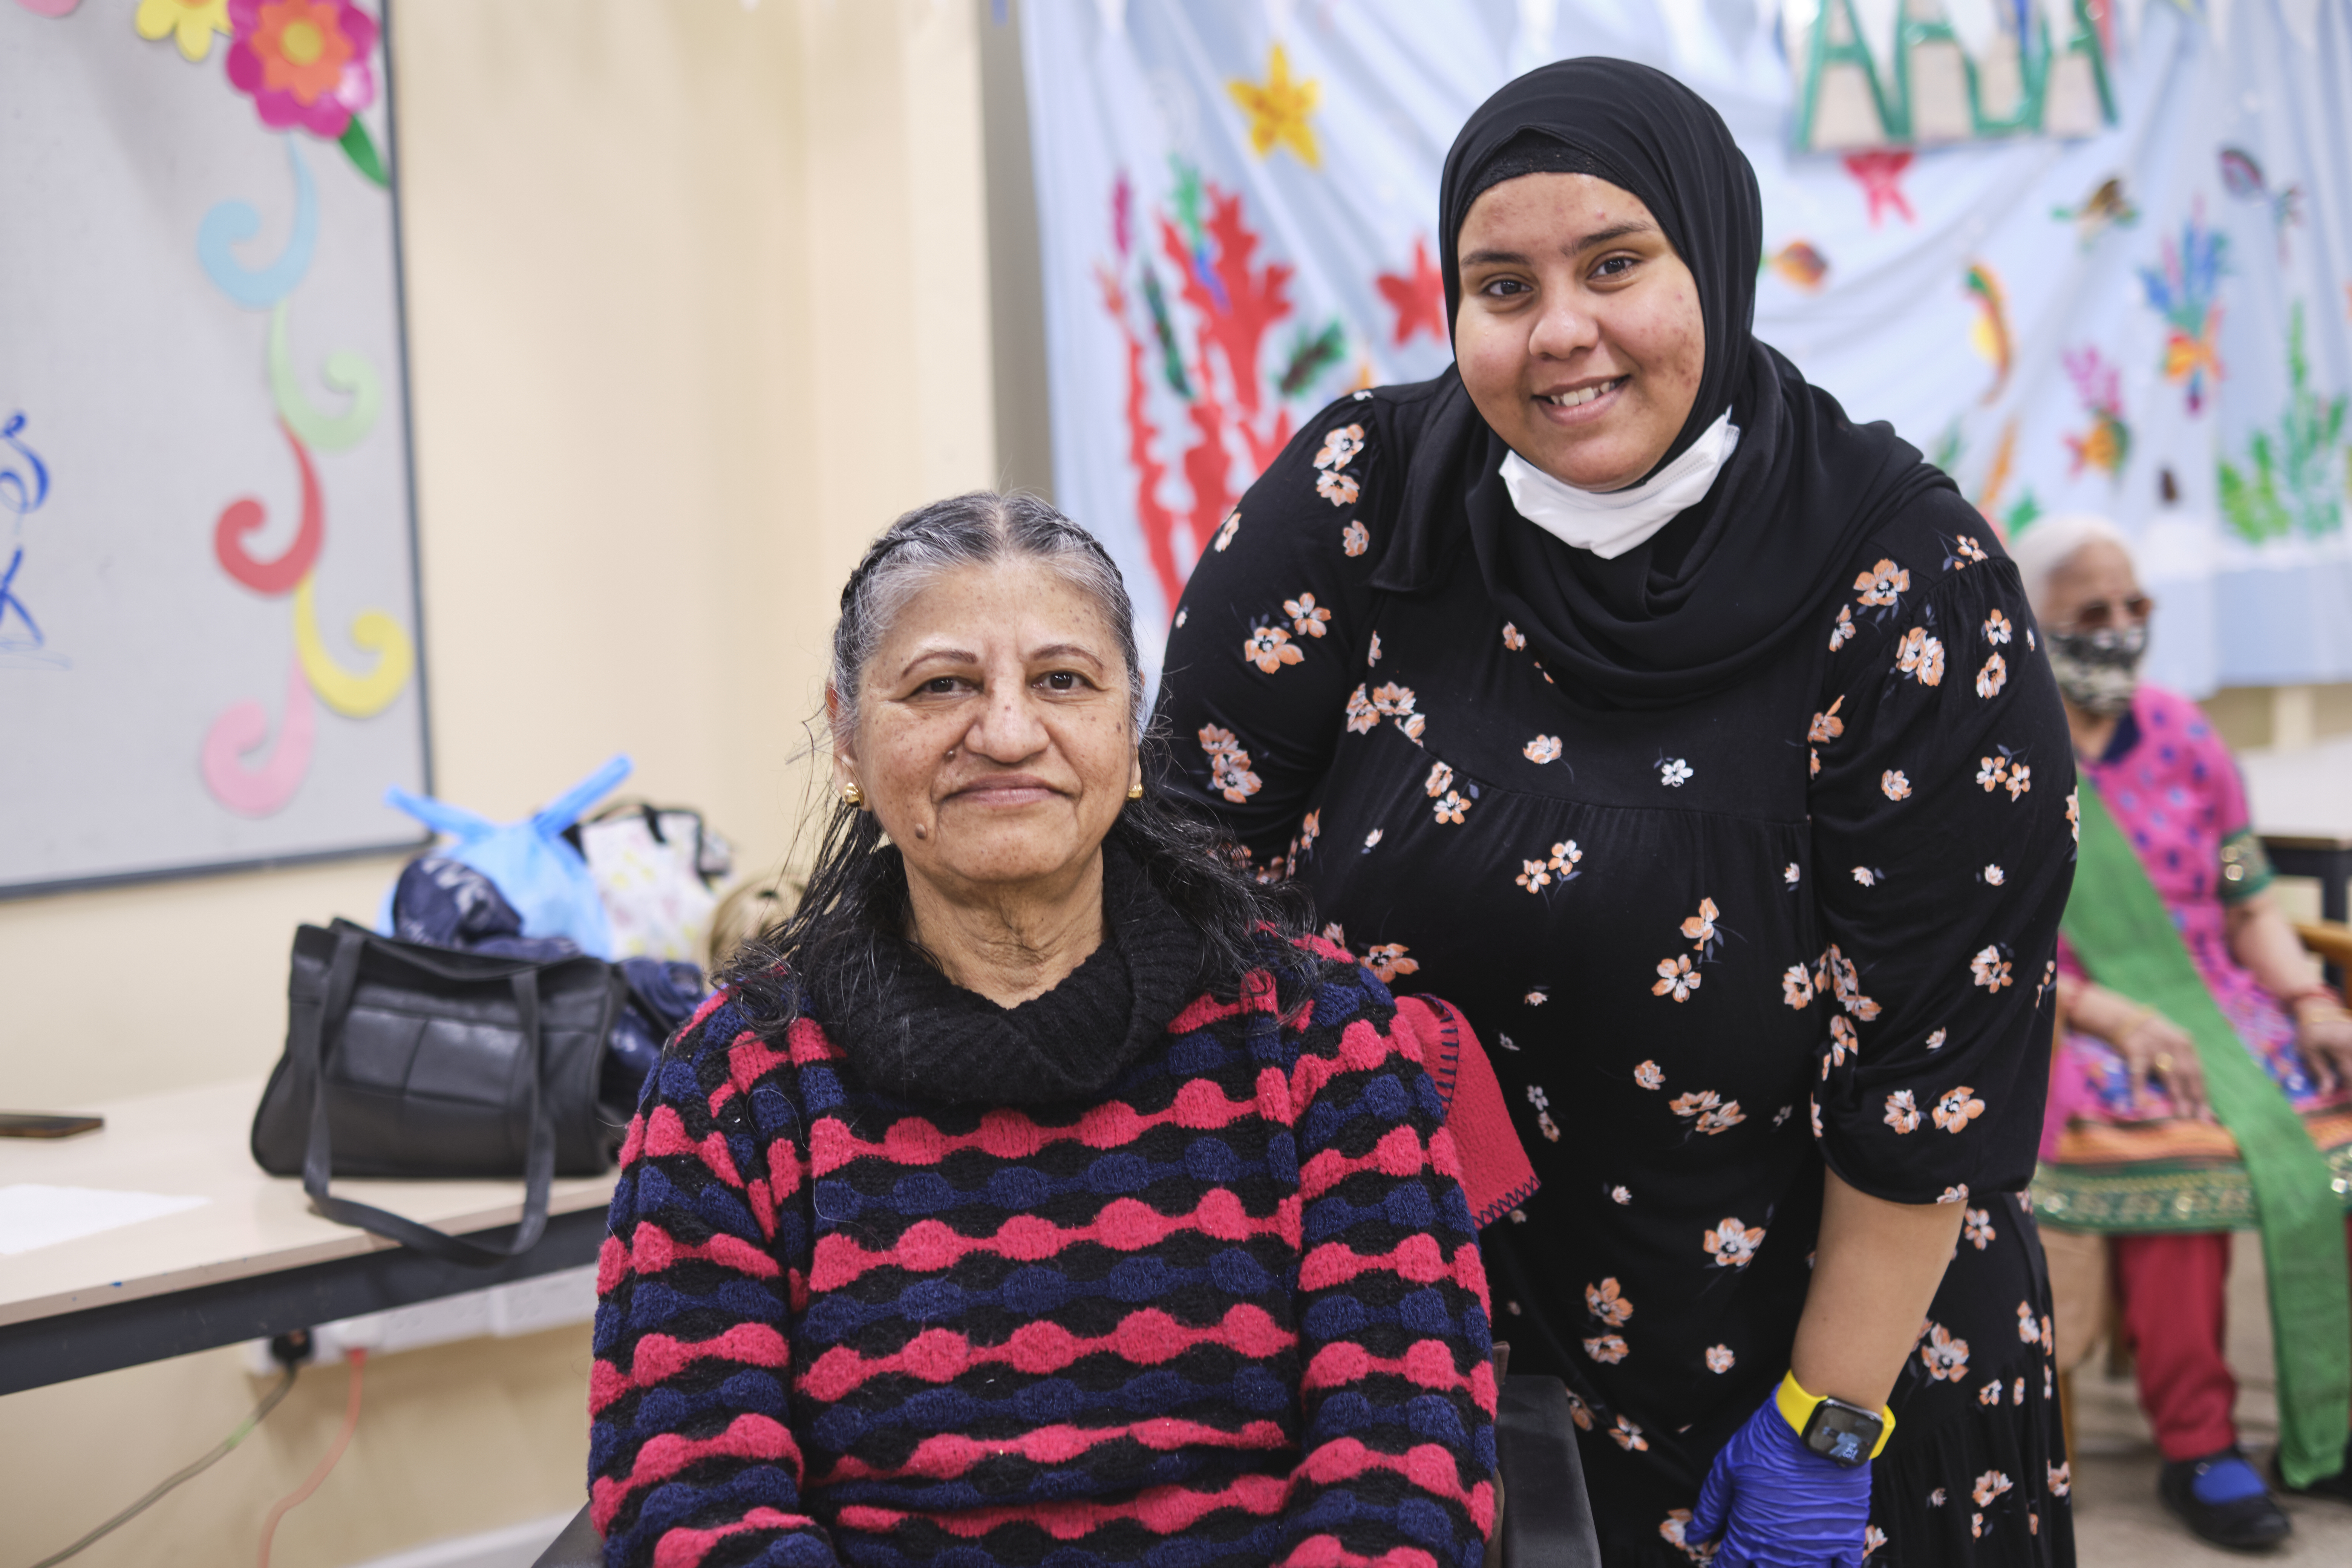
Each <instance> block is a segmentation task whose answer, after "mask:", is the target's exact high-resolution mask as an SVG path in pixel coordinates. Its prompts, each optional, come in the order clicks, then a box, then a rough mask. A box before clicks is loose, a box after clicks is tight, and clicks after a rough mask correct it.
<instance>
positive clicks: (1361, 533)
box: [1339, 522, 1372, 556]
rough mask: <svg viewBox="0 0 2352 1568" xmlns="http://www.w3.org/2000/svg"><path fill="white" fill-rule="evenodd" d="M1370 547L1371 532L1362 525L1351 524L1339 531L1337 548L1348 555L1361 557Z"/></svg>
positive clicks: (1358, 523) (1357, 523)
mask: <svg viewBox="0 0 2352 1568" xmlns="http://www.w3.org/2000/svg"><path fill="white" fill-rule="evenodd" d="M1371 547H1372V534H1371V531H1370V529H1368V528H1366V527H1365V526H1364V525H1363V524H1362V523H1360V522H1351V523H1349V525H1348V526H1347V527H1345V528H1343V529H1341V530H1340V531H1339V548H1340V549H1341V550H1342V551H1344V552H1347V553H1348V554H1349V555H1351V556H1354V555H1361V554H1362V553H1363V552H1365V551H1367V550H1370V548H1371Z"/></svg>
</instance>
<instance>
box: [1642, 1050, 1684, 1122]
mask: <svg viewBox="0 0 2352 1568" xmlns="http://www.w3.org/2000/svg"><path fill="white" fill-rule="evenodd" d="M1633 1081H1634V1082H1635V1083H1638V1084H1640V1085H1641V1086H1642V1087H1643V1089H1658V1088H1662V1087H1663V1086H1664V1083H1665V1081H1666V1074H1665V1070H1664V1068H1661V1067H1659V1066H1658V1064H1657V1063H1655V1062H1643V1064H1642V1065H1641V1066H1639V1067H1637V1068H1634V1069H1633ZM1676 1114H1680V1113H1679V1112H1677V1113H1676Z"/></svg>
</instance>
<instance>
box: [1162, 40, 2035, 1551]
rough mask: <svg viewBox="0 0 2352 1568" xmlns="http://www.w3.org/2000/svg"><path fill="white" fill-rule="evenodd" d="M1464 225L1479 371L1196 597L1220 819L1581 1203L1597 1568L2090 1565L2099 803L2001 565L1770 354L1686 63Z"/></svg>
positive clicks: (1577, 134) (1582, 1388)
mask: <svg viewBox="0 0 2352 1568" xmlns="http://www.w3.org/2000/svg"><path fill="white" fill-rule="evenodd" d="M1439 222H1440V230H1439V237H1440V240H1441V251H1442V255H1443V258H1444V275H1445V288H1446V300H1447V305H1448V307H1449V312H1448V314H1449V320H1450V321H1451V323H1452V331H1453V333H1454V351H1455V356H1456V363H1455V367H1454V369H1453V370H1450V371H1448V372H1447V373H1446V374H1444V376H1442V377H1440V378H1439V379H1437V380H1435V381H1433V382H1429V383H1425V384H1420V385H1416V386H1405V387H1395V388H1387V389H1382V390H1378V391H1372V392H1365V393H1359V394H1357V395H1355V396H1354V397H1353V398H1352V399H1349V400H1346V401H1343V402H1341V403H1339V404H1338V405H1335V406H1334V407H1332V408H1331V409H1329V410H1328V412H1326V413H1325V414H1324V415H1322V416H1319V417H1318V419H1316V420H1315V421H1314V422H1313V423H1312V424H1310V425H1309V426H1307V428H1306V430H1305V431H1304V432H1303V434H1302V436H1301V437H1300V439H1299V440H1297V441H1296V442H1294V443H1293V444H1292V446H1291V447H1290V448H1289V450H1288V451H1286V453H1284V454H1283V455H1282V456H1281V457H1280V458H1278V459H1277V460H1276V462H1275V463H1274V464H1273V466H1272V467H1271V468H1268V470H1267V471H1266V473H1265V475H1264V476H1263V477H1262V478H1260V479H1259V480H1258V481H1257V483H1256V484H1255V486H1254V487H1253V488H1252V489H1250V491H1249V493H1248V494H1247V495H1246V496H1244V498H1243V500H1242V503H1241V506H1240V509H1239V510H1238V512H1237V514H1236V515H1235V516H1234V517H1233V518H1232V519H1230V520H1228V521H1227V523H1226V525H1225V527H1224V529H1223V531H1221V532H1220V533H1219V534H1218V536H1217V538H1216V540H1215V541H1214V542H1213V548H1211V549H1210V550H1209V551H1207V552H1205V553H1204V554H1203V555H1202V560H1201V563H1200V565H1199V567H1198V568H1197V569H1196V571H1195V572H1194V574H1193V576H1192V582H1191V584H1190V585H1189V587H1188V588H1187V589H1186V591H1185V595H1184V601H1183V605H1182V608H1181V611H1180V613H1179V615H1178V616H1177V622H1176V630H1175V632H1174V635H1173V637H1171V641H1170V644H1169V649H1168V658H1167V667H1166V675H1165V697H1164V704H1165V712H1166V714H1167V716H1168V720H1169V723H1170V729H1171V733H1172V735H1173V736H1174V737H1175V739H1176V740H1177V742H1179V743H1180V751H1179V756H1180V758H1181V760H1182V763H1183V778H1182V781H1181V782H1182V783H1183V784H1184V785H1185V786H1186V787H1187V788H1188V789H1189V791H1190V792H1191V794H1192V796H1193V797H1194V798H1195V799H1196V800H1197V801H1198V802H1199V803H1200V804H1201V805H1202V809H1203V810H1205V811H1209V812H1213V813H1214V814H1216V815H1217V816H1219V817H1221V818H1222V819H1223V821H1224V822H1226V823H1228V824H1229V825H1231V826H1232V827H1233V828H1234V832H1235V834H1236V836H1237V837H1240V838H1241V839H1242V841H1243V842H1244V845H1246V846H1247V847H1250V848H1251V849H1252V850H1253V851H1254V852H1255V855H1256V857H1257V858H1258V864H1259V865H1260V867H1261V868H1265V869H1266V870H1268V872H1269V873H1270V874H1281V875H1287V876H1290V877H1294V878H1296V879H1299V880H1302V881H1305V882H1306V883H1307V884H1309V885H1310V886H1311V887H1312V889H1313V890H1314V894H1315V898H1316V900H1317V901H1318V905H1319V908H1320V913H1321V915H1322V916H1323V917H1324V918H1326V919H1328V920H1329V921H1333V922H1334V929H1335V931H1339V933H1340V934H1342V935H1344V938H1345V940H1346V941H1347V942H1349V944H1350V945H1351V946H1352V947H1353V948H1354V950H1355V951H1357V952H1362V953H1366V954H1369V955H1370V959H1371V961H1372V962H1373V963H1375V965H1376V966H1377V967H1382V968H1384V971H1385V972H1386V973H1389V974H1391V975H1393V976H1394V977H1395V980H1394V984H1397V985H1398V986H1400V987H1402V988H1411V987H1416V986H1421V985H1430V986H1433V987H1435V988H1436V989H1439V990H1441V991H1443V992H1444V994H1445V995H1446V996H1447V997H1448V998H1449V999H1451V1000H1453V1001H1454V1002H1457V1003H1459V1004H1460V1005H1462V1006H1463V1007H1464V1009H1465V1011H1466V1012H1467V1013H1468V1014H1469V1016H1470V1018H1471V1020H1472V1021H1473V1022H1474V1023H1475V1024H1476V1026H1478V1029H1479V1031H1480V1033H1481V1035H1482V1036H1483V1037H1485V1038H1486V1040H1487V1041H1489V1042H1490V1043H1492V1044H1493V1045H1494V1046H1495V1047H1496V1055H1495V1061H1496V1067H1497V1068H1498V1070H1499V1071H1500V1072H1501V1073H1502V1074H1503V1076H1504V1079H1505V1087H1506V1089H1507V1092H1508V1093H1509V1095H1510V1098H1511V1099H1512V1100H1513V1101H1514V1104H1515V1109H1516V1110H1517V1113H1518V1114H1519V1116H1520V1117H1521V1119H1522V1120H1521V1127H1522V1131H1523V1132H1524V1134H1525V1135H1526V1136H1527V1138H1528V1141H1529V1144H1530V1147H1531V1149H1532V1150H1533V1152H1535V1155H1536V1160H1537V1168H1538V1173H1540V1174H1541V1175H1542V1176H1543V1178H1544V1180H1545V1183H1546V1189H1545V1193H1544V1194H1543V1196H1541V1197H1540V1198H1538V1199H1537V1200H1535V1201H1532V1202H1530V1203H1528V1204H1526V1205H1523V1206H1522V1207H1521V1209H1520V1210H1519V1212H1518V1213H1517V1214H1514V1215H1512V1216H1511V1220H1512V1223H1509V1224H1506V1225H1498V1226H1494V1227H1493V1228H1492V1229H1490V1230H1489V1231H1488V1232H1486V1236H1485V1237H1484V1238H1483V1239H1484V1242H1485V1245H1486V1262H1487V1267H1488V1268H1489V1270H1490V1271H1491V1273H1492V1276H1493V1278H1494V1281H1495V1287H1496V1298H1497V1300H1498V1303H1499V1305H1498V1311H1499V1312H1500V1313H1501V1317H1500V1319H1499V1323H1500V1329H1499V1331H1501V1332H1502V1333H1503V1334H1504V1336H1505V1337H1506V1338H1507V1339H1508V1340H1510V1342H1511V1343H1512V1346H1513V1366H1514V1368H1515V1369H1518V1368H1519V1367H1521V1365H1522V1364H1523V1363H1521V1362H1520V1361H1519V1359H1518V1358H1520V1357H1522V1356H1525V1357H1527V1358H1528V1360H1527V1362H1526V1363H1524V1364H1525V1365H1527V1366H1528V1367H1532V1368H1535V1369H1538V1370H1541V1371H1545V1372H1557V1373H1560V1374H1562V1375H1564V1376H1566V1377H1567V1378H1569V1379H1570V1386H1571V1387H1572V1388H1574V1389H1576V1390H1577V1391H1578V1393H1579V1394H1580V1398H1581V1399H1582V1401H1583V1407H1582V1408H1583V1419H1584V1420H1585V1421H1586V1422H1588V1423H1589V1427H1588V1430H1587V1432H1586V1434H1585V1440H1584V1448H1583V1452H1584V1458H1585V1465H1586V1469H1587V1471H1588V1473H1589V1474H1590V1476H1591V1480H1592V1495H1593V1499H1594V1507H1595V1510H1596V1514H1597V1517H1598V1522H1599V1524H1600V1527H1601V1536H1602V1549H1603V1553H1604V1555H1605V1556H1606V1558H1607V1560H1608V1561H1609V1562H1611V1563H1612V1564H1613V1563H1643V1562H1655V1563H1685V1562H1686V1561H1687V1559H1686V1557H1685V1552H1688V1551H1691V1550H1693V1549H1696V1547H1698V1546H1699V1545H1700V1544H1701V1543H1703V1542H1706V1541H1709V1540H1712V1539H1716V1538H1717V1537H1718V1536H1719V1537H1720V1542H1721V1543H1720V1546H1719V1548H1718V1549H1717V1552H1716V1556H1715V1561H1716V1562H1717V1563H1736V1562H1738V1563H1805V1564H1809V1565H1812V1564H1819V1563H1822V1562H1825V1561H1837V1562H1851V1561H1853V1560H1855V1559H1857V1558H1858V1557H1859V1556H1860V1555H1861V1554H1862V1552H1864V1549H1865V1546H1866V1544H1867V1543H1868V1542H1871V1541H1873V1540H1876V1539H1882V1538H1883V1539H1885V1541H1886V1542H1887V1543H1888V1544H1889V1546H1890V1547H1891V1548H1892V1550H1893V1551H1894V1552H1895V1555H1896V1557H1897V1558H1898V1560H1899V1561H1901V1562H1903V1563H1937V1562H1953V1563H1958V1562H1970V1561H1975V1562H1986V1563H2060V1562H2064V1561H2067V1560H2068V1558H2069V1553H2070V1551H2071V1539H2072V1537H2071V1531H2070V1526H2069V1523H2068V1518H2067V1511H2066V1510H2067V1505H2066V1503H2065V1501H2064V1495H2065V1490H2066V1485H2067V1481H2066V1474H2065V1471H2064V1468H2063V1454H2062V1453H2060V1451H2059V1448H2058V1445H2057V1441H2056V1436H2057V1423H2056V1415H2055V1404H2054V1401H2053V1400H2051V1398H2050V1394H2049V1391H2050V1386H2051V1384H2050V1381H2049V1379H2048V1378H2047V1377H2046V1375H2045V1373H2046V1372H2047V1371H2048V1365H2047V1362H2046V1357H2045V1344H2044V1341H2045V1337H2046V1336H2045V1335H2044V1334H2043V1332H2042V1324H2043V1322H2044V1321H2045V1318H2046V1313H2047V1308H2046V1306H2045V1305H2044V1304H2043V1303H2044V1301H2045V1300H2046V1295H2047V1289H2046V1284H2045V1282H2044V1278H2043V1275H2042V1265H2041V1253H2040V1248H2039V1247H2038V1246H2037V1245H2036V1243H2035V1241H2034V1239H2033V1235H2032V1221H2031V1220H2030V1219H2029V1218H2028V1217H2027V1215H2026V1214H2025V1212H2024V1210H2023V1209H2022V1208H2021V1206H2020V1205H2019V1204H2018V1202H2017V1200H2016V1198H2015V1197H2014V1195H2013V1193H2014V1190H2015V1189H2018V1188H2021V1187H2022V1186H2023V1185H2024V1184H2026V1182H2027V1180H2028V1179H2029V1178H2030V1176H2031V1174H2032V1167H2033V1153H2034V1145H2035V1140H2036V1136H2037V1134H2038V1132H2039V1131H2040V1128H2041V1124H2042V1099H2043V1096H2044V1093H2045V1090H2046V1083H2047V1077H2046V1068H2045V1058H2044V1055H2043V1052H2044V1050H2045V1048H2046V1045H2047V1039H2048V1033H2047V1031H2048V1015H2047V1013H2046V1012H2043V1011H2041V1010H2042V1009H2043V1008H2045V1007H2047V1006H2049V1005H2052V1004H2051V1002H2050V999H2049V997H2048V994H2047V992H2048V984H2047V983H2048V979H2049V975H2050V973H2051V970H2050V964H2051V959H2052V954H2053V945H2054V942H2055V937H2056V926H2057V920H2058V914H2059V910H2060V909H2061V908H2062V906H2063V903H2064V899H2065V890H2066V885H2067V879H2068V875H2069V871H2070V862H2071V858H2072V851H2073V844H2072V841H2071V839H2070V837H2069V835H2068V828H2067V792H2068V791H2069V790H2070V789H2071V788H2072V787H2073V785H2072V773H2073V769H2072V765H2071V755H2070V752H2069V750H2068V748H2067V744H2066V730H2065V724H2064V721H2063V715H2062V714H2061V712H2060V710H2059V706H2058V700H2057V693H2056V692H2055V691H2054V690H2053V689H2052V686H2051V682H2050V678H2049V676H2048V674H2047V673H2046V671H2045V670H2044V668H2043V667H2042V661H2041V658H2040V655H2039V654H2038V652H2037V651H2036V650H2035V648H2034V646H2033V641H2032V627H2031V624H2030V620H2029V617H2028V615H2027V611H2026V605H2025V596H2024V595H2023V594H2022V593H2021V591H2020V589H2019V587H2018V583H2017V575H2016V573H2015V571H2014V570H2013V569H2012V568H2011V564H2010V563H2009V562H2008V561H2007V560H2005V559H2004V558H2003V557H2002V555H2001V553H2000V546H1999V545H1998V543H1997V542H1995V541H1994V539H1993V537H1992V534H1991V532H1990V530H1989V529H1988V528H1987V526H1986V524H1985V522H1984V521H1983V519H1982V518H1981V517H1980V516H1979V515H1978V513H1977V512H1976V511H1975V510H1973V509H1972V508H1970V507H1969V505H1968V503H1967V502H1966V501H1964V500H1962V499H1961V498H1960V496H1959V495H1958V492H1957V491H1956V490H1955V489H1953V488H1952V486H1951V483H1950V481H1949V480H1948V479H1946V478H1945V477H1944V476H1943V475H1942V474H1941V473H1939V472H1937V470H1936V469H1934V468H1930V467H1928V466H1927V464H1926V463H1924V462H1923V461H1922V460H1921V459H1920V457H1919V454H1918V453H1917V452H1916V451H1915V450H1913V449H1912V448H1911V447H1908V446H1906V445H1905V444H1904V443H1903V442H1901V441H1900V440H1897V439H1896V438H1895V436H1894V434H1893V433H1892V432H1891V431H1890V430H1888V428H1887V427H1886V426H1884V425H1872V426H1864V425H1856V424H1853V423H1852V422H1851V421H1849V420H1848V419H1847V418H1846V416H1845V415H1844V413H1843V411H1842V410H1841V409H1840V408H1839V407H1838V405H1837V404H1836V403H1835V402H1833V401H1832V399H1831V398H1830V397H1829V396H1828V395H1826V394H1824V393H1822V392H1821V391H1820V390H1819V389H1817V388H1814V387H1812V386H1810V385H1808V384H1806V383H1805V380H1804V378H1803V377H1802V376H1801V374H1799V373H1798V372H1797V370H1796V369H1795V367H1793V366H1792V365H1790V363H1789V362H1788V361H1786V360H1785V359H1782V358H1781V357H1780V355H1779V354H1777V353H1773V352H1772V351H1771V350H1770V349H1769V348H1767V347H1766V346H1765V345H1763V344H1762V343H1760V342H1757V341H1756V340H1755V339H1754V338H1753V336H1751V335H1750V331H1749V325H1750V318H1751V315H1752V307H1753V291H1754V286H1755V278H1756V258H1757V257H1758V255H1759V254H1760V253H1761V250H1762V217H1761V213H1760V211H1759V197H1758V194H1757V186H1756V181H1755V176H1754V174H1753V173H1752V172H1751V171H1750V170H1749V168H1748V163H1747V160H1746V159H1745V158H1744V157H1742V156H1741V154H1740V153H1739V150H1738V146H1737V145H1736V144H1734V142H1733V141H1732V139H1731V135H1730V132H1728V131H1727V129H1726V128H1725V126H1724V124H1723V121H1721V120H1720V119H1719V118H1718V117H1717V115H1716V114H1715V112H1714V110H1711V109H1709V108H1708V107H1707V106H1706V103H1704V102H1703V101H1701V100H1698V99H1697V98H1696V97H1695V96H1694V95H1693V94H1692V93H1691V92H1690V91H1689V90H1688V89H1685V88H1684V87H1682V86H1681V85H1680V84H1678V83H1676V82H1675V81H1674V80H1673V79H1671V78H1668V77H1665V76H1664V75H1661V74H1660V73H1658V72H1655V71H1652V70H1648V69H1646V68H1642V67H1639V66H1634V65H1630V64H1627V63H1625V62H1623V61H1617V60H1605V59H1584V60H1570V61H1566V62H1562V63H1560V64H1557V65H1551V66H1547V67H1544V68H1541V69H1539V70H1537V71H1535V72H1532V73H1530V74H1529V75H1528V76H1526V77H1523V78H1521V79H1519V80H1517V81H1516V82H1513V83H1512V84H1510V85H1509V86H1507V87H1506V88H1505V89H1502V91H1500V92H1498V93H1497V94H1496V96H1495V97H1494V98H1493V99H1492V100H1489V101H1488V102H1487V103H1486V105H1485V106H1483V107H1482V108H1481V109H1479V110H1478V111H1477V112H1476V113H1475V115H1474V116H1472V118H1471V120H1470V121H1469V123H1468V124H1467V125H1466V126H1465V127H1464V129H1463V131H1462V133H1461V135H1460V136H1459V137H1458V138H1457V139H1456V141H1455V142H1454V148H1453V151H1452V152H1451V153H1449V154H1448V156H1447V159H1446V164H1445V183H1444V192H1443V195H1442V198H1441V204H1440V212H1439ZM1825 1166H1826V1170H1825V1169H1824V1167H1825ZM1956 1246H1957V1247H1958V1261H1957V1262H1953V1261H1952V1260H1953V1258H1954V1256H1955V1254H1954V1248H1955V1247H1956ZM1948 1264H1950V1271H1949V1278H1948V1279H1947V1277H1946V1269H1947V1265H1948ZM1939 1287H1940V1288H1939ZM1923 1319H1926V1320H1927V1321H1928V1326H1927V1330H1926V1331H1925V1332H1924V1333H1923V1331H1922V1329H1921V1322H1922V1320H1923ZM1890 1426H1891V1427H1892V1439H1891V1444H1888V1443H1887V1438H1888V1432H1889V1428H1890ZM1882 1444H1886V1445H1887V1446H1885V1452H1884V1457H1883V1458H1878V1460H1877V1463H1876V1466H1875V1467H1873V1466H1872V1465H1871V1463H1870V1461H1871V1459H1872V1458H1873V1457H1874V1455H1876V1454H1877V1453H1878V1452H1879V1449H1880V1447H1881V1446H1882ZM1874 1469H1875V1476H1874Z"/></svg>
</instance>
